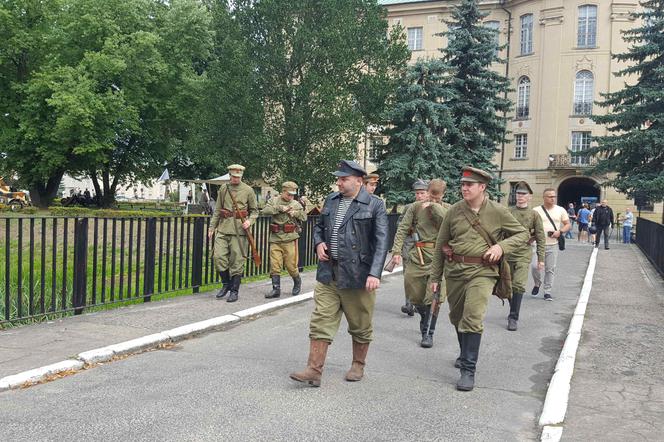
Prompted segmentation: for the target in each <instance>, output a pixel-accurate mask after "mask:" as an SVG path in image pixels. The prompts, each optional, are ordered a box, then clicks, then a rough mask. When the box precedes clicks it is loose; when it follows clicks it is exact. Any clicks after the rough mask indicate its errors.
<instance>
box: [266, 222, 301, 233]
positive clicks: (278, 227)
mask: <svg viewBox="0 0 664 442" xmlns="http://www.w3.org/2000/svg"><path fill="white" fill-rule="evenodd" d="M295 230H296V226H295V224H291V223H286V224H276V223H272V224H270V232H272V233H279V232H284V233H293V232H295Z"/></svg>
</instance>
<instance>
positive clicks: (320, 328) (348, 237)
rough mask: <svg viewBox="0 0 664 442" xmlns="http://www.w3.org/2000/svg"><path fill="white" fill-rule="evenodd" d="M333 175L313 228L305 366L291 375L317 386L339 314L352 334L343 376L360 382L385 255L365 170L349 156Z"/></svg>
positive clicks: (382, 225)
mask: <svg viewBox="0 0 664 442" xmlns="http://www.w3.org/2000/svg"><path fill="white" fill-rule="evenodd" d="M333 174H334V175H335V176H336V177H337V186H338V187H339V191H338V192H334V193H332V194H330V195H329V196H328V197H327V199H326V200H325V205H324V206H323V210H322V211H321V215H320V218H319V220H318V222H317V223H316V226H315V227H314V244H315V246H316V254H317V255H318V270H317V272H316V280H317V281H318V282H317V284H316V287H315V288H314V302H315V309H314V312H313V313H312V315H311V322H310V325H309V338H310V340H311V341H310V347H309V359H308V362H307V367H306V368H305V369H304V370H303V371H301V372H297V373H291V375H290V377H291V379H294V380H296V381H299V382H304V383H306V384H308V385H311V386H315V387H318V386H320V379H321V374H322V371H323V365H324V363H325V357H326V356H327V348H328V346H329V345H330V344H331V343H332V340H333V339H334V336H335V335H336V333H337V330H338V329H339V323H340V321H341V315H342V313H343V314H344V315H345V316H346V320H347V321H348V332H349V333H350V335H351V336H352V338H353V362H352V364H351V368H350V370H349V371H348V372H347V373H346V380H347V381H359V380H360V379H362V376H363V375H364V365H365V360H366V355H367V351H368V350H369V343H370V342H371V340H372V338H373V326H372V319H373V310H374V305H375V302H376V289H377V288H378V287H379V286H380V276H381V273H382V271H383V265H384V264H385V256H386V255H387V247H388V243H387V235H388V226H387V213H386V211H385V204H384V203H383V201H382V200H380V199H379V198H374V197H372V196H371V195H370V194H369V193H368V192H367V191H366V189H365V188H364V187H363V186H362V183H363V181H362V177H363V176H364V175H366V172H365V171H364V169H362V167H360V165H358V164H357V163H355V162H354V161H349V160H343V161H342V162H341V163H340V164H339V170H337V171H336V172H334V173H333Z"/></svg>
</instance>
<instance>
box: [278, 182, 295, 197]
mask: <svg viewBox="0 0 664 442" xmlns="http://www.w3.org/2000/svg"><path fill="white" fill-rule="evenodd" d="M281 189H282V190H287V191H288V193H290V194H291V195H297V184H295V183H294V182H292V181H286V182H284V183H283V184H282V185H281Z"/></svg>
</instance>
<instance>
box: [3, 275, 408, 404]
mask: <svg viewBox="0 0 664 442" xmlns="http://www.w3.org/2000/svg"><path fill="white" fill-rule="evenodd" d="M402 271H403V267H397V268H395V269H394V271H393V272H391V273H388V272H383V274H382V276H383V277H384V276H390V275H395V274H399V273H401V272H402ZM313 297H314V292H313V291H310V292H306V293H303V294H301V295H298V296H292V297H289V298H284V299H279V300H278V301H272V302H268V303H266V304H261V305H257V306H255V307H250V308H247V309H244V310H240V311H238V312H235V313H231V314H228V315H223V316H217V317H215V318H210V319H206V320H204V321H199V322H194V323H191V324H186V325H182V326H180V327H176V328H172V329H170V330H165V331H163V332H159V333H154V334H151V335H147V336H142V337H140V338H135V339H131V340H129V341H124V342H119V343H117V344H112V345H107V346H105V347H100V348H96V349H93V350H88V351H84V352H82V353H79V354H78V355H76V359H67V360H64V361H60V362H56V363H55V364H50V365H46V366H43V367H39V368H35V369H32V370H27V371H23V372H21V373H18V374H15V375H10V376H5V377H4V378H2V379H0V392H3V391H6V390H11V389H14V388H19V387H24V386H29V385H33V384H37V383H39V382H42V381H44V380H47V379H48V378H50V377H52V376H53V375H57V374H59V373H64V372H70V371H78V370H81V369H83V368H86V367H89V366H93V365H95V364H99V363H103V362H108V361H110V360H112V359H113V358H115V357H117V356H123V355H130V354H134V353H141V352H144V351H146V350H150V349H153V348H157V347H159V346H160V345H163V344H169V343H176V342H179V341H182V340H184V339H188V338H193V337H195V336H198V335H200V334H203V333H208V332H213V331H216V330H218V329H219V328H221V327H225V326H228V325H232V324H236V323H240V322H243V321H248V320H252V319H254V318H255V317H257V316H260V315H264V314H266V313H270V312H273V311H276V310H281V309H284V308H286V307H289V306H292V305H297V304H301V303H303V302H306V301H309V300H311V299H313Z"/></svg>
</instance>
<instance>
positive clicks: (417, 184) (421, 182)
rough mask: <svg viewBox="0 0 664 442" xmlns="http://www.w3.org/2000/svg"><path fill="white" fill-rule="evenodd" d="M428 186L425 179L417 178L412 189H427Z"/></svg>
mask: <svg viewBox="0 0 664 442" xmlns="http://www.w3.org/2000/svg"><path fill="white" fill-rule="evenodd" d="M428 188H429V182H428V181H426V180H422V179H419V180H417V181H415V182H414V183H413V190H427V189H428Z"/></svg>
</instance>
